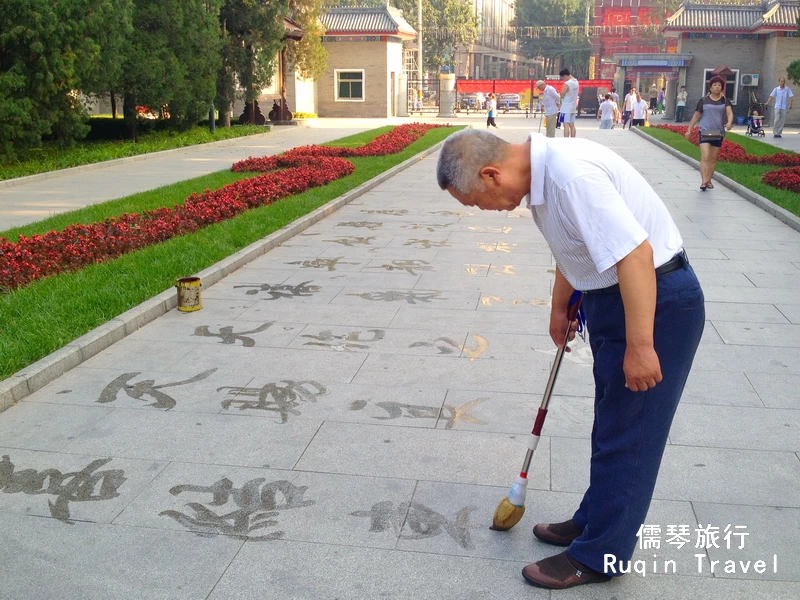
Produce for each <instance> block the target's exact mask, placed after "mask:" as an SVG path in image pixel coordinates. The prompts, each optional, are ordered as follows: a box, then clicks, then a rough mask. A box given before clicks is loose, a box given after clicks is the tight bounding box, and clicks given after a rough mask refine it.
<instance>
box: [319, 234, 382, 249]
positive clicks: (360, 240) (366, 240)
mask: <svg viewBox="0 0 800 600" xmlns="http://www.w3.org/2000/svg"><path fill="white" fill-rule="evenodd" d="M377 239H378V238H376V237H359V236H350V237H344V238H338V239H335V240H322V241H323V242H333V243H334V244H341V245H342V246H348V247H350V248H353V247H355V246H357V245H365V246H369V244H370V242H371V241H372V240H377Z"/></svg>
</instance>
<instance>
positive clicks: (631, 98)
mask: <svg viewBox="0 0 800 600" xmlns="http://www.w3.org/2000/svg"><path fill="white" fill-rule="evenodd" d="M634 102H636V88H631V91H630V92H628V95H627V96H625V102H624V104H623V106H622V128H623V129H625V125H626V124H627V123H628V121H629V120H630V118H631V112H633V103H634Z"/></svg>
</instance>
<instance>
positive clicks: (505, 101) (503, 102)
mask: <svg viewBox="0 0 800 600" xmlns="http://www.w3.org/2000/svg"><path fill="white" fill-rule="evenodd" d="M521 101H522V96H520V95H519V94H498V95H497V110H510V109H512V108H516V109H519V108H520V102H521Z"/></svg>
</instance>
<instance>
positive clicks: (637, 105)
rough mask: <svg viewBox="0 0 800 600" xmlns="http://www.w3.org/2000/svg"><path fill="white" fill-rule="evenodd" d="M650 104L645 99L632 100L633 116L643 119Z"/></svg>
mask: <svg viewBox="0 0 800 600" xmlns="http://www.w3.org/2000/svg"><path fill="white" fill-rule="evenodd" d="M648 108H650V105H649V104H648V103H647V102H646V101H645V100H638V101H634V102H633V118H634V119H644V118H645V117H646V116H647V109H648Z"/></svg>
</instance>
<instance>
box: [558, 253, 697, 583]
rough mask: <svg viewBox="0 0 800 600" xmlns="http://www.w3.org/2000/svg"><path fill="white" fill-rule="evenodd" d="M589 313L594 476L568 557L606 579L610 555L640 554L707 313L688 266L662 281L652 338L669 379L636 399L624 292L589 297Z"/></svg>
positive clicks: (586, 297)
mask: <svg viewBox="0 0 800 600" xmlns="http://www.w3.org/2000/svg"><path fill="white" fill-rule="evenodd" d="M583 307H584V311H585V313H586V323H587V329H588V331H589V336H590V340H589V341H590V344H591V348H592V354H593V355H594V380H595V401H594V427H593V429H592V460H591V476H590V482H589V489H587V490H586V493H585V494H584V496H583V501H582V502H581V505H580V508H578V510H577V512H576V513H575V515H574V516H573V517H572V518H573V521H574V523H575V525H576V526H577V527H578V529H582V530H583V534H582V535H581V536H580V537H579V538H578V539H576V540H575V541H573V542H572V544H571V545H570V547H569V549H568V550H567V552H568V553H569V555H570V556H572V557H573V558H574V559H576V560H577V561H579V562H581V563H583V564H584V565H586V566H587V567H589V568H591V569H594V570H596V571H599V572H601V573H602V572H604V569H603V565H604V555H605V554H613V555H614V556H615V557H616V559H617V561H620V560H623V561H628V560H630V558H631V556H632V555H633V551H634V550H635V548H636V543H637V536H636V534H637V533H638V531H639V528H640V526H641V525H642V524H643V523H644V521H645V517H646V516H647V511H648V509H649V508H650V500H651V498H652V496H653V488H654V487H655V484H656V478H657V477H658V469H659V467H660V466H661V457H662V455H663V453H664V446H665V445H666V443H667V436H668V435H669V429H670V426H671V425H672V418H673V416H674V415H675V409H676V408H677V407H678V402H679V401H680V398H681V394H682V393H683V388H684V385H685V384H686V379H687V377H688V376H689V370H690V368H691V366H692V361H693V360H694V355H695V352H696V351H697V346H698V344H699V343H700V337H701V336H702V334H703V325H704V323H705V308H704V300H703V291H702V289H701V288H700V284H699V283H698V281H697V277H696V276H695V274H694V271H693V270H692V268H691V266H689V265H688V264H685V265H684V266H683V267H681V268H680V269H678V270H676V271H673V272H671V273H667V274H666V275H664V276H662V277H660V278H658V295H657V299H656V314H655V326H654V330H653V338H654V345H655V350H656V353H657V354H658V358H659V361H660V363H661V373H662V375H663V377H664V379H663V381H661V383H659V384H658V385H656V386H655V387H654V388H651V389H649V390H647V391H645V392H632V391H630V390H629V389H627V388H626V387H625V374H624V372H623V370H622V364H623V359H624V357H625V347H626V342H625V311H624V307H623V304H622V296H621V295H620V293H619V290H618V289H612V288H607V289H606V290H598V291H595V292H589V293H586V294H585V295H584V299H583ZM617 573H619V566H618V565H617ZM608 574H609V575H613V574H614V573H613V572H610V571H609V573H608Z"/></svg>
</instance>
